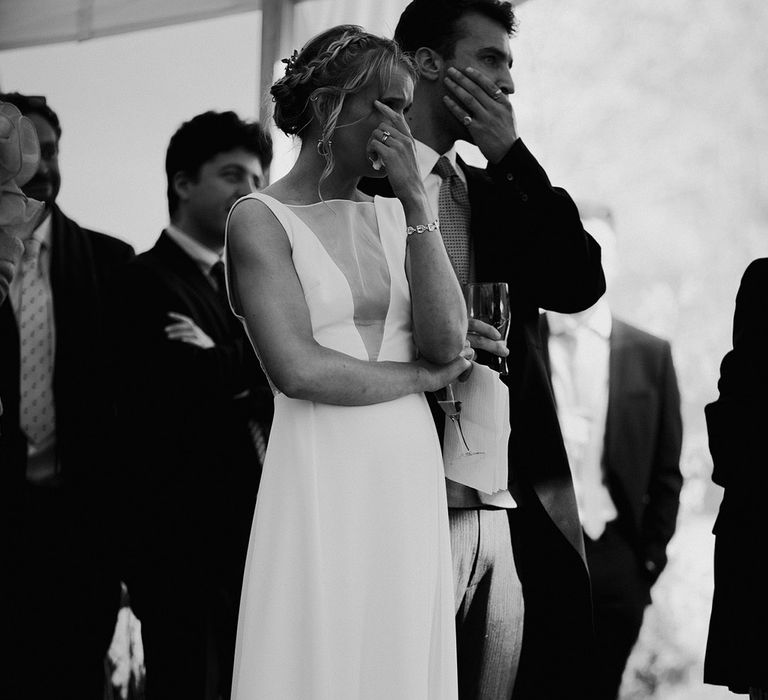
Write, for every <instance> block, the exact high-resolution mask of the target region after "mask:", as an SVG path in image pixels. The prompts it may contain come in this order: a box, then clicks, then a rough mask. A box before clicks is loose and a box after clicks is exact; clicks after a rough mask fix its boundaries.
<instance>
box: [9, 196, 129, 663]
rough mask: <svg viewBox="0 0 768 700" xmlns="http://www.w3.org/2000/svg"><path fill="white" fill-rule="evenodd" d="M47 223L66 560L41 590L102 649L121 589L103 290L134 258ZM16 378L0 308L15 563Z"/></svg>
mask: <svg viewBox="0 0 768 700" xmlns="http://www.w3.org/2000/svg"><path fill="white" fill-rule="evenodd" d="M51 217H52V220H51V245H52V258H51V270H50V276H51V287H52V293H53V306H54V319H55V325H56V347H55V360H54V362H55V365H54V379H53V393H54V402H55V407H56V443H57V453H58V462H59V466H60V470H61V478H62V482H63V483H62V485H61V486H60V488H59V489H58V491H57V492H56V499H57V500H56V503H57V504H58V505H57V506H56V507H57V509H58V511H60V512H62V513H64V514H65V515H63V516H62V517H63V519H65V521H62V522H60V523H56V524H55V525H54V526H55V527H57V528H58V530H59V532H58V533H57V534H58V536H59V540H64V541H65V542H66V545H65V546H66V547H67V553H65V554H62V556H67V558H68V563H69V568H68V569H67V570H66V571H62V572H61V576H60V580H59V581H58V582H54V581H51V582H50V585H51V586H59V587H61V588H63V589H65V590H70V588H71V589H72V591H71V592H72V594H73V596H77V598H72V599H71V605H72V606H74V607H75V608H78V606H82V608H81V614H80V617H81V622H82V625H83V629H84V630H88V632H89V633H90V632H95V633H96V634H100V635H102V636H103V635H106V637H105V642H104V649H106V646H107V645H108V643H109V639H110V636H111V632H112V630H113V629H114V620H115V614H116V612H117V607H118V603H119V595H120V588H119V580H118V579H117V577H116V575H113V573H114V572H113V570H112V567H111V564H112V563H113V562H111V561H109V559H110V557H109V552H110V551H111V547H112V545H113V543H112V541H111V540H110V535H111V532H112V528H111V522H112V521H111V520H107V518H110V517H114V513H110V512H109V508H110V507H111V505H112V503H111V501H110V497H111V494H110V493H109V492H108V491H107V487H108V486H109V483H110V480H109V476H110V471H111V467H112V464H111V462H112V461H113V460H114V459H115V458H116V457H117V454H118V450H117V449H116V447H115V443H114V440H113V439H112V436H113V430H114V410H113V398H114V397H113V385H112V384H111V383H110V381H109V378H108V373H107V364H108V359H109V352H108V346H107V343H106V331H105V328H106V326H105V321H106V318H107V317H108V316H109V315H110V314H111V313H112V309H111V306H110V295H109V289H110V280H111V279H112V278H113V277H114V275H115V273H116V272H117V271H118V270H119V269H120V268H121V267H122V266H124V265H125V263H126V262H127V261H128V260H129V259H130V258H131V257H132V256H133V249H132V248H131V247H130V246H129V245H128V244H126V243H123V242H122V241H119V240H117V239H115V238H112V237H110V236H107V235H105V234H103V233H97V232H96V231H90V230H88V229H84V228H81V227H80V226H78V225H77V224H76V223H75V222H74V221H72V220H71V219H69V218H67V217H66V216H65V215H64V214H63V213H62V212H61V210H60V209H59V208H58V207H56V206H54V207H53V210H52V212H51ZM19 369H20V352H19V330H18V325H17V323H16V318H15V315H14V311H13V308H12V306H11V304H10V303H9V302H6V303H5V304H3V305H2V306H0V395H2V397H3V405H4V408H5V412H4V414H3V415H2V417H0V513H2V515H0V517H2V518H3V527H2V536H3V538H4V540H5V538H6V536H7V540H6V541H5V542H4V544H7V545H9V549H8V551H9V552H10V556H11V557H12V558H13V557H16V556H19V557H22V560H23V557H24V556H26V555H27V554H29V555H30V556H33V553H30V552H26V551H25V544H24V542H25V537H26V535H27V533H28V531H29V527H28V524H27V523H25V519H26V518H27V517H29V511H28V509H27V507H26V506H27V501H26V498H27V492H26V487H25V485H26V476H25V474H26V463H27V441H26V437H25V436H24V434H23V432H22V430H21V427H20V425H19V401H20V382H19ZM38 526H39V525H38ZM19 549H20V551H19ZM4 561H5V562H6V564H7V566H8V569H7V571H8V572H14V569H15V565H14V564H12V563H9V562H8V560H7V559H5V558H4ZM34 564H35V565H38V564H39V563H38V562H34ZM19 566H20V567H21V569H20V571H19V573H20V574H21V578H19V579H18V582H19V583H20V585H22V586H24V585H25V584H24V581H23V575H24V570H25V569H26V567H27V564H26V563H25V564H20V565H19ZM14 573H16V572H14ZM3 578H4V579H5V578H6V577H3ZM12 585H13V584H12ZM44 602H46V601H34V602H33V604H34V605H36V606H39V605H40V604H41V603H44ZM49 624H55V622H49ZM96 627H98V629H96ZM73 634H74V633H73ZM76 637H77V635H74V636H73V640H74V639H75V638H76ZM77 638H78V639H79V637H77ZM77 643H78V642H76V641H73V644H75V645H76V644H77Z"/></svg>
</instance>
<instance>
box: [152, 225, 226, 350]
mask: <svg viewBox="0 0 768 700" xmlns="http://www.w3.org/2000/svg"><path fill="white" fill-rule="evenodd" d="M155 251H156V252H157V255H158V258H159V259H160V260H161V261H162V262H163V264H164V265H165V267H166V268H168V269H170V270H171V271H172V272H174V273H175V274H176V275H177V276H178V277H179V278H180V279H181V280H183V282H184V284H185V285H187V286H188V287H190V288H191V289H192V291H193V292H194V293H195V295H196V296H197V298H198V299H201V300H202V301H203V303H204V304H205V306H206V308H207V309H208V310H209V312H210V314H211V316H213V317H214V319H215V323H216V325H217V326H218V327H219V328H220V329H222V335H226V333H227V332H228V331H224V329H229V328H231V325H232V319H233V318H234V316H233V315H232V314H231V313H230V312H229V309H228V308H226V307H224V305H223V304H222V301H221V299H220V298H219V295H218V293H217V292H216V290H215V289H214V288H213V285H212V284H211V282H210V281H209V280H208V279H207V278H206V276H205V275H204V274H203V271H202V270H201V269H200V266H199V265H198V264H197V263H196V262H195V261H194V260H193V259H192V258H191V257H189V255H187V254H186V253H185V252H184V251H183V250H182V249H181V248H180V247H179V246H178V245H177V244H176V243H174V241H173V240H172V239H171V237H170V236H169V235H168V234H167V233H166V232H165V231H163V233H162V234H161V235H160V238H159V239H158V241H157V243H156V244H155ZM204 330H206V331H207V330H208V329H204Z"/></svg>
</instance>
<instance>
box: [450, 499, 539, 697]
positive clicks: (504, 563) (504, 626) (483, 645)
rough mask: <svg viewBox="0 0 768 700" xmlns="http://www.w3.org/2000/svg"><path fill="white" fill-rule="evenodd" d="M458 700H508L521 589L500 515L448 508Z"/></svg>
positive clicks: (504, 517)
mask: <svg viewBox="0 0 768 700" xmlns="http://www.w3.org/2000/svg"><path fill="white" fill-rule="evenodd" d="M449 513H450V524H451V548H452V551H453V571H454V591H455V603H456V643H457V653H458V664H459V697H460V698H461V700H509V698H510V697H511V695H512V688H513V687H514V683H515V675H516V673H517V662H518V658H519V655H520V647H521V644H522V635H523V612H524V610H523V597H522V586H521V585H520V581H519V579H518V577H517V571H516V569H515V563H514V558H513V556H512V544H511V541H510V535H509V519H508V515H507V512H506V511H504V510H479V509H460V508H453V509H450V511H449Z"/></svg>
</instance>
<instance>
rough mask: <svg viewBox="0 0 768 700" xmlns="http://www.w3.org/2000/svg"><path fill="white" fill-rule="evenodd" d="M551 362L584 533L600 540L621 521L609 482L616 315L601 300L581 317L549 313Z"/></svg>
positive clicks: (554, 387)
mask: <svg viewBox="0 0 768 700" xmlns="http://www.w3.org/2000/svg"><path fill="white" fill-rule="evenodd" d="M547 322H548V324H549V329H550V335H549V359H550V366H551V372H552V388H553V390H554V394H555V400H556V402H557V415H558V419H559V421H560V428H561V430H562V433H563V440H564V442H565V449H566V452H567V453H568V461H569V462H570V465H571V472H572V475H573V481H574V490H575V492H576V501H577V503H578V506H579V516H580V518H581V524H582V527H583V528H584V532H585V533H586V534H587V535H588V536H589V537H590V538H591V539H593V540H597V539H599V537H600V536H601V535H602V533H603V531H604V530H605V525H606V523H608V522H610V521H612V520H614V519H615V518H616V516H617V511H616V506H615V505H614V503H613V500H612V499H611V495H610V493H609V492H608V488H607V487H606V485H605V482H604V469H603V450H604V441H605V421H606V417H607V414H608V390H609V387H608V383H609V361H610V337H611V327H612V320H611V312H610V308H609V307H608V303H607V302H606V301H605V300H604V299H601V300H600V301H598V302H597V304H595V305H594V306H593V307H592V308H591V309H588V310H587V311H585V312H582V313H580V314H559V313H554V312H551V311H548V312H547Z"/></svg>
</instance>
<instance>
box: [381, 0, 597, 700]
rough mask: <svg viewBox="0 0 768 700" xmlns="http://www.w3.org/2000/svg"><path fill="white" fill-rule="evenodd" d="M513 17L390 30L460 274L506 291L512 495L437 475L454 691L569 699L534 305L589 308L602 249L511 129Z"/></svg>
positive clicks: (560, 531)
mask: <svg viewBox="0 0 768 700" xmlns="http://www.w3.org/2000/svg"><path fill="white" fill-rule="evenodd" d="M514 24H515V19H514V15H513V12H512V8H511V5H510V4H509V3H507V2H500V1H499V0H474V1H470V0H463V1H462V0H452V1H449V2H445V0H414V2H411V3H410V4H409V5H408V6H407V7H406V9H405V10H404V12H403V14H402V15H401V17H400V21H399V23H398V26H397V28H396V30H395V39H396V40H397V41H398V43H400V45H401V46H402V47H403V49H404V50H405V51H407V52H409V53H411V54H412V55H413V57H414V60H415V63H416V66H417V69H418V72H419V81H418V82H417V84H416V86H415V91H414V102H413V105H412V107H411V108H410V110H409V111H408V112H407V114H406V117H407V119H408V123H409V126H410V128H411V132H412V133H413V136H414V138H415V140H416V159H417V163H418V166H419V169H420V172H421V176H422V180H423V182H424V185H425V188H426V191H427V195H428V197H430V198H431V201H432V206H433V210H434V211H435V212H436V213H438V215H439V218H440V230H441V233H442V235H443V240H444V241H445V243H446V249H447V250H448V254H449V256H450V257H451V261H452V262H453V265H454V268H455V269H456V272H457V275H458V277H459V280H460V281H461V282H462V283H465V282H467V281H478V282H507V283H508V285H509V290H510V306H511V325H510V331H509V338H508V352H509V356H508V362H509V367H510V373H509V376H508V377H504V378H503V381H504V383H505V384H506V386H507V388H508V390H509V405H510V415H509V420H510V427H511V435H510V439H509V446H508V470H509V493H506V492H503V491H502V492H499V493H498V494H495V495H494V496H491V497H486V496H485V495H483V494H482V493H480V492H479V491H476V490H474V489H471V488H468V487H466V486H464V485H462V484H459V483H457V482H454V481H448V483H447V486H448V506H449V509H450V513H449V514H450V524H451V544H452V549H453V565H454V578H455V604H456V611H457V617H456V625H457V644H458V664H459V687H460V697H461V698H462V700H466V699H469V698H477V699H478V700H480V699H482V700H496V699H498V700H508V699H509V698H510V697H511V694H512V689H513V686H514V687H515V693H516V696H517V697H519V698H537V699H538V700H546V699H547V698H560V697H564V696H565V695H566V694H567V692H566V690H567V691H568V692H570V693H571V694H572V696H573V697H576V696H577V695H578V694H579V691H580V690H581V689H582V688H583V687H584V683H585V682H586V679H587V678H588V672H587V670H586V666H587V664H588V661H586V660H585V659H588V658H589V649H590V648H591V645H590V637H591V612H590V600H589V578H588V574H587V568H586V564H585V561H584V550H583V543H582V536H581V529H580V527H579V522H578V513H577V511H576V501H575V498H574V494H573V486H572V484H571V478H570V473H569V469H568V463H567V459H566V455H565V451H564V448H563V443H562V439H561V437H560V432H559V428H558V424H557V416H556V413H555V408H554V405H553V402H552V397H551V391H550V389H549V384H548V380H547V377H546V370H545V367H544V362H543V358H542V356H541V349H540V340H539V333H538V308H539V307H545V308H554V309H558V310H560V311H565V312H571V311H578V310H581V309H584V308H587V307H588V306H591V305H592V304H594V303H595V301H596V300H597V299H598V298H599V297H600V295H601V294H602V293H603V291H604V280H603V273H602V270H601V267H600V249H599V247H598V246H597V244H596V243H595V242H594V241H593V240H592V239H591V238H590V237H589V235H588V234H587V233H586V232H585V231H584V229H583V228H582V226H581V222H580V220H579V216H578V212H577V210H576V207H575V205H574V204H573V201H572V200H571V198H570V197H569V196H568V194H567V193H566V192H565V191H564V190H561V189H558V188H554V187H552V185H551V184H550V182H549V179H548V178H547V175H546V173H545V172H544V171H543V170H542V168H541V166H540V165H539V164H538V162H537V161H536V160H535V159H534V157H533V156H532V155H531V153H530V152H529V151H528V149H527V148H526V146H525V145H524V144H523V142H522V140H521V139H520V138H519V135H518V133H517V126H516V122H515V115H514V110H513V108H512V105H511V102H510V95H512V93H513V92H514V83H513V81H512V77H511V74H510V68H511V65H512V55H511V51H510V46H509V38H510V35H511V34H512V32H513V29H514ZM460 140H463V141H468V142H470V143H474V144H475V145H476V146H477V147H478V148H479V149H480V151H481V152H482V154H483V156H485V158H486V159H487V161H488V164H487V167H486V168H485V169H484V170H481V169H479V168H473V167H469V166H467V165H466V164H464V163H463V162H462V160H461V159H460V158H457V155H456V148H455V144H456V142H457V141H460ZM376 182H379V183H380V182H382V181H376ZM379 186H381V185H379ZM369 189H371V190H375V189H376V183H371V186H370V187H369ZM425 223H427V222H425ZM470 340H471V342H472V344H473V347H475V348H477V349H478V350H482V351H490V352H492V353H494V354H496V355H506V354H507V348H505V347H504V343H503V342H500V336H499V334H498V332H496V330H495V329H493V328H492V327H491V326H489V325H486V324H483V323H480V322H477V321H470ZM436 419H437V420H438V431H439V433H440V434H441V435H442V430H443V422H444V421H443V420H442V416H441V415H439V414H437V416H436ZM510 494H511V496H513V497H514V501H516V503H517V504H518V506H519V507H518V508H513V507H511V506H512V500H511V499H510V497H509V496H510ZM513 553H514V559H513ZM518 573H519V579H518ZM521 582H522V590H521ZM523 600H524V603H523ZM523 615H524V616H525V619H524V621H523ZM523 622H524V624H523ZM521 643H522V658H521Z"/></svg>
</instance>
